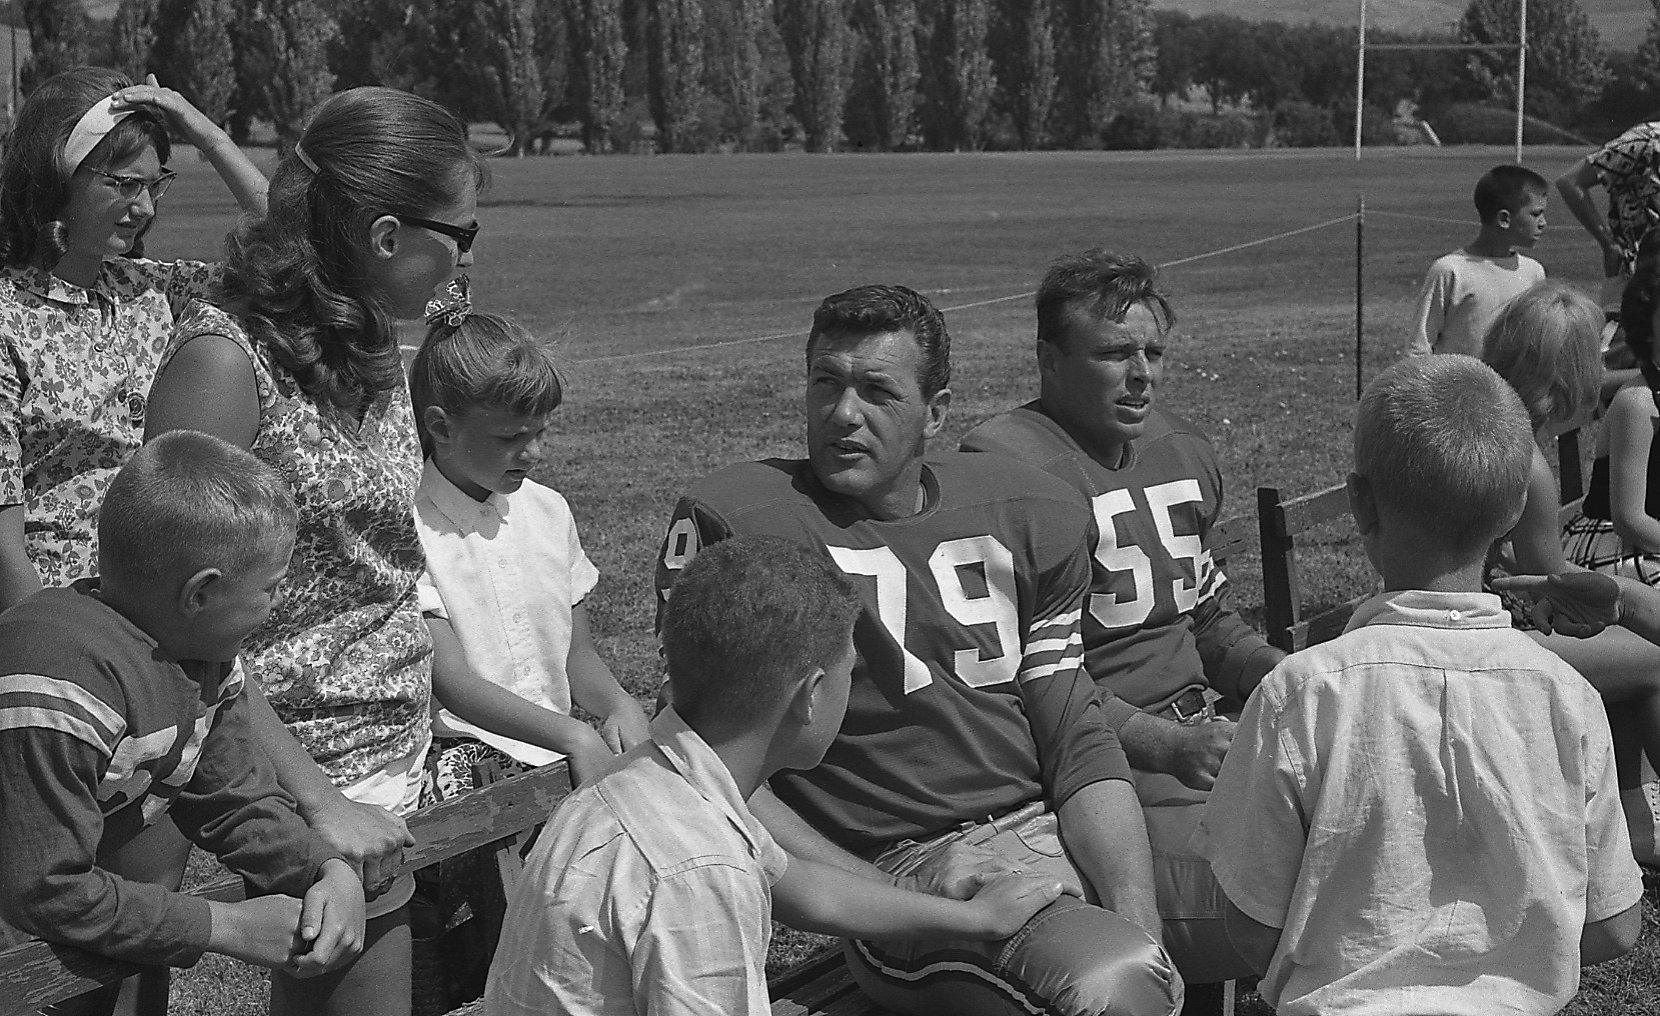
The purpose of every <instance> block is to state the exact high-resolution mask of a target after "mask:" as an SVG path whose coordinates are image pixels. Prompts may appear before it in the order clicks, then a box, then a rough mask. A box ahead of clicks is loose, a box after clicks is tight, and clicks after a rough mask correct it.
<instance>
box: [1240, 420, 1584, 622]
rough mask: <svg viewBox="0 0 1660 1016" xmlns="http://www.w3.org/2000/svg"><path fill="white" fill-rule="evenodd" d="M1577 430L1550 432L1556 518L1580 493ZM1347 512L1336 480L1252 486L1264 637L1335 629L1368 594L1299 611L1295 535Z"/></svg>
mask: <svg viewBox="0 0 1660 1016" xmlns="http://www.w3.org/2000/svg"><path fill="white" fill-rule="evenodd" d="M1582 433H1583V429H1582V423H1581V422H1580V421H1575V422H1574V423H1573V424H1570V425H1568V426H1565V427H1563V428H1562V429H1561V431H1560V432H1559V433H1558V434H1557V436H1556V456H1557V460H1558V469H1559V470H1560V473H1561V489H1560V493H1561V499H1562V506H1561V509H1560V513H1559V521H1560V522H1562V523H1566V522H1567V520H1568V519H1570V518H1572V517H1573V515H1574V514H1575V513H1576V512H1577V511H1578V510H1579V505H1580V502H1581V501H1582V500H1583V499H1584V496H1585V483H1584V468H1583V465H1582V462H1581V459H1580V444H1579V439H1580V435H1581V434H1582ZM1348 515H1349V496H1348V492H1347V490H1346V489H1345V488H1344V485H1343V484H1341V483H1339V484H1336V485H1334V486H1331V487H1327V488H1325V489H1324V490H1319V491H1315V492H1314V493H1312V494H1304V495H1303V496H1302V497H1296V498H1292V499H1291V500H1289V501H1288V500H1285V499H1284V498H1283V496H1282V495H1281V493H1280V490H1279V488H1277V487H1258V488H1257V527H1258V530H1259V532H1260V535H1261V539H1262V617H1263V625H1264V626H1265V627H1266V628H1267V629H1268V631H1267V636H1268V641H1269V642H1270V643H1272V644H1273V645H1275V646H1277V647H1279V648H1280V649H1283V650H1285V651H1286V652H1288V653H1294V652H1296V651H1298V650H1300V649H1306V648H1308V647H1309V646H1315V645H1319V644H1320V643H1322V642H1325V641H1327V640H1328V639H1333V638H1336V637H1337V636H1338V635H1341V634H1342V633H1343V628H1344V626H1345V625H1347V624H1348V623H1349V617H1350V615H1352V614H1353V613H1354V612H1355V608H1356V607H1358V606H1360V605H1361V604H1362V603H1364V602H1365V601H1366V600H1367V598H1368V597H1370V596H1371V595H1372V594H1371V593H1370V592H1368V593H1363V594H1361V595H1359V596H1355V597H1353V598H1351V599H1349V600H1346V601H1344V602H1342V603H1339V604H1336V605H1335V606H1331V607H1327V608H1326V609H1325V610H1322V611H1319V612H1318V613H1315V614H1313V615H1309V616H1305V615H1304V611H1303V589H1302V583H1301V580H1300V578H1299V576H1298V574H1297V542H1298V538H1299V537H1301V536H1302V535H1303V534H1304V533H1307V532H1308V531H1309V530H1311V529H1314V528H1315V527H1317V526H1321V525H1324V524H1327V523H1330V522H1334V521H1337V520H1339V519H1346V518H1347V517H1348Z"/></svg>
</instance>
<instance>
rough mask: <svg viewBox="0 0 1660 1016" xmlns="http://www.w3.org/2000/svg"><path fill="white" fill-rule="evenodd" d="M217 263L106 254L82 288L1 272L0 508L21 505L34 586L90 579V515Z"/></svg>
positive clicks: (139, 437) (137, 439) (94, 549)
mask: <svg viewBox="0 0 1660 1016" xmlns="http://www.w3.org/2000/svg"><path fill="white" fill-rule="evenodd" d="M218 280H219V266H218V265H211V264H204V263H202V262H200V261H171V262H163V261H145V260H142V259H136V258H110V259H109V260H107V261H104V262H103V263H102V264H101V265H99V267H98V276H97V278H96V279H94V280H93V283H92V286H91V287H90V288H87V289H83V288H81V287H80V286H77V285H74V284H72V283H69V282H65V281H64V280H62V279H60V278H58V277H57V276H55V275H52V274H51V273H49V272H45V271H42V270H41V269H39V268H31V267H27V266H15V265H14V266H6V267H0V505H13V504H21V505H23V506H24V525H23V544H24V547H25V548H26V549H27V551H28V554H29V560H30V561H31V562H32V563H33V564H34V566H35V570H36V571H37V572H39V573H40V580H41V582H42V584H44V585H47V586H61V585H68V584H69V583H71V582H74V581H76V580H78V579H83V578H87V577H88V576H91V575H96V574H97V573H98V508H99V506H101V505H102V504H103V502H104V491H105V490H106V489H107V488H108V487H109V484H110V481H111V480H112V479H114V478H115V473H116V471H117V470H119V469H120V468H121V467H122V466H123V465H125V464H126V462H127V460H128V459H129V458H131V457H132V455H133V453H134V452H136V451H138V447H139V445H141V444H143V443H144V406H145V400H146V398H147V397H148V395H149V393H150V382H151V380H152V379H154V378H155V375H156V364H157V363H158V362H160V359H161V354H162V350H163V349H165V348H166V346H167V340H168V338H170V337H171V336H172V334H173V321H174V318H175V317H176V316H177V315H178V313H179V312H181V311H182V310H183V309H184V307H185V305H186V304H187V303H189V302H190V301H191V300H192V299H195V298H197V297H203V296H206V295H208V294H209V293H211V292H212V291H213V290H214V288H215V287H216V286H217V284H218Z"/></svg>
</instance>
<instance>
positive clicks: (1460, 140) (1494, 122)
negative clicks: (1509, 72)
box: [1424, 102, 1591, 146]
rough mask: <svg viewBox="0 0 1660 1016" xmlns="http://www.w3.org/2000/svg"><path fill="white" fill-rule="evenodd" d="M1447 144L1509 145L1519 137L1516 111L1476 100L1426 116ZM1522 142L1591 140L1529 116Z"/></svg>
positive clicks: (1542, 143)
mask: <svg viewBox="0 0 1660 1016" xmlns="http://www.w3.org/2000/svg"><path fill="white" fill-rule="evenodd" d="M1424 119H1425V120H1428V121H1429V124H1430V126H1431V127H1433V128H1435V133H1436V134H1437V135H1438V136H1439V137H1440V138H1441V143H1442V144H1445V145H1508V144H1510V143H1512V142H1514V141H1515V140H1516V111H1515V110H1514V109H1506V108H1503V107H1500V106H1483V105H1480V104H1478V103H1474V102H1456V103H1453V104H1452V105H1449V106H1443V107H1441V108H1440V109H1437V110H1431V111H1429V112H1427V113H1426V114H1425V115H1424ZM1522 143H1523V144H1528V145H1584V146H1589V145H1590V144H1591V143H1590V142H1589V141H1586V140H1585V139H1584V138H1582V137H1579V136H1578V135H1576V134H1573V133H1571V132H1569V131H1565V130H1563V129H1562V128H1560V127H1557V126H1555V125H1554V124H1549V123H1546V122H1545V121H1543V120H1537V119H1535V118H1533V117H1531V116H1530V117H1527V118H1525V119H1524V120H1523V122H1522Z"/></svg>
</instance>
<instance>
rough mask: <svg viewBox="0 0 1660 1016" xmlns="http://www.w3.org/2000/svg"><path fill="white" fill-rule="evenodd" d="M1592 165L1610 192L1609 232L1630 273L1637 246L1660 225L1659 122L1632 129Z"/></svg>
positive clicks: (1603, 150) (1600, 152)
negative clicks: (1612, 235) (1657, 224)
mask: <svg viewBox="0 0 1660 1016" xmlns="http://www.w3.org/2000/svg"><path fill="white" fill-rule="evenodd" d="M1590 162H1591V165H1592V166H1594V167H1596V171H1597V178H1598V179H1599V180H1601V181H1602V185H1603V186H1604V187H1605V188H1607V189H1608V229H1609V232H1611V233H1613V234H1614V243H1615V245H1616V246H1618V247H1619V249H1620V253H1621V254H1623V255H1625V268H1626V271H1628V272H1629V271H1631V269H1632V268H1633V266H1634V265H1635V264H1636V261H1637V245H1638V244H1640V243H1642V242H1643V237H1645V236H1647V235H1648V231H1649V230H1650V229H1653V228H1654V226H1655V224H1656V223H1660V121H1653V122H1650V123H1640V124H1638V125H1637V126H1635V127H1633V128H1631V129H1630V130H1628V131H1626V132H1625V133H1624V134H1621V135H1620V136H1619V137H1617V138H1615V139H1614V140H1612V141H1610V142H1608V144H1606V145H1603V146H1602V147H1601V148H1600V149H1598V150H1597V151H1596V152H1595V153H1594V154H1593V155H1592V156H1591V159H1590Z"/></svg>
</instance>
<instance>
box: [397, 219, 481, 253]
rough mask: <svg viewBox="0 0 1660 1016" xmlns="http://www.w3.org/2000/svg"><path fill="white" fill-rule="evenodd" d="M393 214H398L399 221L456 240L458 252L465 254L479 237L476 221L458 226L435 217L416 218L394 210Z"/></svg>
mask: <svg viewBox="0 0 1660 1016" xmlns="http://www.w3.org/2000/svg"><path fill="white" fill-rule="evenodd" d="M393 214H394V215H396V216H397V218H398V221H399V222H407V223H409V224H410V225H411V226H420V227H421V228H422V229H430V230H432V231H433V232H434V233H443V234H444V235H445V236H447V237H449V238H450V239H451V240H454V241H455V250H456V253H458V254H465V253H467V252H468V251H470V250H472V249H473V241H474V240H475V239H477V238H478V223H477V222H474V223H473V224H472V225H471V226H457V225H455V224H454V223H450V222H438V221H435V220H433V219H421V218H416V217H415V216H413V215H404V214H402V213H397V212H394V213H393Z"/></svg>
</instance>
